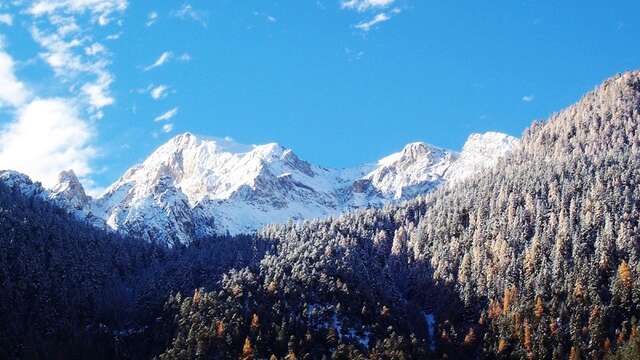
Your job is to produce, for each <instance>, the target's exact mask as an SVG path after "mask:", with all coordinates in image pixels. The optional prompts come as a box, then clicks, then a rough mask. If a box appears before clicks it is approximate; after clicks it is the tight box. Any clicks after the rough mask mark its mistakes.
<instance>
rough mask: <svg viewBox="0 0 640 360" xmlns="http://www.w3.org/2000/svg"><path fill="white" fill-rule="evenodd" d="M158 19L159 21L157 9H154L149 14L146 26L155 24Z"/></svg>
mask: <svg viewBox="0 0 640 360" xmlns="http://www.w3.org/2000/svg"><path fill="white" fill-rule="evenodd" d="M156 21H158V13H157V12H155V11H152V12H150V13H149V15H147V22H146V23H145V26H147V27H149V26H151V25H153V24H155V23H156Z"/></svg>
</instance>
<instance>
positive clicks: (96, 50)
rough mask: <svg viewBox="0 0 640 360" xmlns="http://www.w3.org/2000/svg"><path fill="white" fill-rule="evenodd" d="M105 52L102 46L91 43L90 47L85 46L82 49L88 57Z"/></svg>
mask: <svg viewBox="0 0 640 360" xmlns="http://www.w3.org/2000/svg"><path fill="white" fill-rule="evenodd" d="M106 50H107V49H105V47H104V46H102V44H100V43H93V44H91V45H90V46H87V47H85V48H84V53H85V54H87V55H89V56H95V55H98V54H102V53H104V52H105V51H106Z"/></svg>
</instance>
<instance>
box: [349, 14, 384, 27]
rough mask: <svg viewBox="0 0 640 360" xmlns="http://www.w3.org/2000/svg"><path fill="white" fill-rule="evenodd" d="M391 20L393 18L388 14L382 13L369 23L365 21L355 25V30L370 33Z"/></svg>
mask: <svg viewBox="0 0 640 360" xmlns="http://www.w3.org/2000/svg"><path fill="white" fill-rule="evenodd" d="M389 20H391V17H390V16H389V15H387V14H386V13H380V14H378V15H376V16H374V17H373V19H371V20H369V21H363V22H361V23H359V24H357V25H355V28H356V29H359V30H362V31H369V30H371V28H372V27H374V26H376V25H378V24H380V23H383V22H386V21H389Z"/></svg>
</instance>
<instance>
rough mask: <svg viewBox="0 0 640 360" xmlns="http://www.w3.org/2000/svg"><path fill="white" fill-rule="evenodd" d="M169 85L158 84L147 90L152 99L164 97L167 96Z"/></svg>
mask: <svg viewBox="0 0 640 360" xmlns="http://www.w3.org/2000/svg"><path fill="white" fill-rule="evenodd" d="M168 90H169V87H168V86H166V85H158V86H156V87H154V88H153V89H151V90H150V91H149V94H150V95H151V97H152V98H153V100H160V99H164V98H165V97H166V96H167V91H168Z"/></svg>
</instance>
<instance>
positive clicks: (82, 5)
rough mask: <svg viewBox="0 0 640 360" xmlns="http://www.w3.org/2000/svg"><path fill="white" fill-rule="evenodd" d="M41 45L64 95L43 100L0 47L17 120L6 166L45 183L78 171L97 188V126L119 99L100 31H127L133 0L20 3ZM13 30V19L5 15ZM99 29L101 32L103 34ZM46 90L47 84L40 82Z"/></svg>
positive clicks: (5, 130) (4, 139)
mask: <svg viewBox="0 0 640 360" xmlns="http://www.w3.org/2000/svg"><path fill="white" fill-rule="evenodd" d="M11 4H12V5H13V6H15V7H16V8H17V12H18V13H20V14H21V15H23V16H25V17H31V19H30V20H31V21H24V22H20V23H19V24H25V25H26V28H27V30H28V31H29V33H30V34H31V37H32V39H33V41H34V42H35V43H36V45H38V46H39V48H40V49H39V54H38V55H39V57H40V58H41V59H42V60H43V61H44V63H45V64H46V65H48V67H49V68H50V69H51V70H52V72H53V75H54V76H55V78H56V80H57V81H58V82H60V83H62V84H63V86H62V87H60V88H62V89H65V90H60V93H58V95H57V96H56V97H47V96H42V95H43V94H41V93H39V91H38V89H39V88H36V87H31V86H28V85H27V84H25V83H24V82H22V81H20V79H19V78H18V77H17V76H16V74H15V73H14V69H13V67H14V62H13V59H12V57H11V56H10V55H9V54H8V53H7V51H6V49H4V48H2V47H1V46H0V106H9V107H11V108H12V113H13V114H14V115H13V119H11V121H10V122H9V123H7V124H5V125H4V126H3V127H2V128H0V164H2V167H3V168H10V169H14V170H17V171H21V172H24V173H26V174H27V175H29V176H31V177H32V178H34V179H35V180H37V181H41V182H42V183H43V184H44V185H45V186H52V185H53V184H54V183H55V182H56V180H57V174H58V173H59V172H60V171H62V170H68V169H73V170H74V171H75V172H76V174H78V176H79V177H80V179H81V180H82V181H83V182H84V183H85V185H88V186H90V187H93V185H94V183H93V181H91V179H90V177H91V175H92V174H94V173H95V169H94V168H93V167H92V162H93V160H94V159H95V157H96V156H97V153H98V151H97V150H96V146H95V145H94V141H95V138H96V135H97V134H96V132H95V126H94V124H95V123H94V121H93V120H95V119H98V118H100V117H101V116H102V112H101V109H102V108H103V107H105V106H108V105H110V104H112V103H113V102H114V101H115V100H114V98H113V97H112V96H111V94H110V86H111V84H112V82H113V78H114V77H113V75H112V74H111V72H110V69H109V66H110V64H111V60H110V53H109V51H108V49H107V48H106V47H105V46H104V45H102V44H100V43H98V42H97V41H96V36H98V35H97V34H102V33H105V32H107V31H111V30H112V29H110V28H107V26H108V25H110V24H113V26H119V25H118V24H119V21H117V20H118V17H119V16H120V15H121V14H122V13H123V12H124V11H125V10H126V8H127V0H34V1H13V2H11ZM0 22H2V24H5V25H12V24H13V18H11V17H10V16H3V15H0ZM97 29H100V30H99V31H98V30H97ZM39 86H40V85H39Z"/></svg>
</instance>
